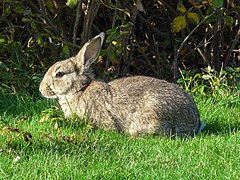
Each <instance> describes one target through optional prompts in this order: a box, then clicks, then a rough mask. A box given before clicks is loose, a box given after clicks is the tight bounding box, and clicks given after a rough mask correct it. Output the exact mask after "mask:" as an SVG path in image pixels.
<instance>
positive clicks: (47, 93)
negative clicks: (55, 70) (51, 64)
mask: <svg viewBox="0 0 240 180" xmlns="http://www.w3.org/2000/svg"><path fill="white" fill-rule="evenodd" d="M39 91H40V92H41V94H42V96H43V97H45V98H49V99H56V98H58V97H57V95H56V94H55V93H54V91H53V90H52V88H51V87H50V86H42V85H40V87H39Z"/></svg>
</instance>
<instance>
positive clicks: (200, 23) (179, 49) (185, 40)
mask: <svg viewBox="0 0 240 180" xmlns="http://www.w3.org/2000/svg"><path fill="white" fill-rule="evenodd" d="M222 10H223V8H221V9H219V10H217V11H215V12H213V13H212V14H210V15H208V16H206V17H205V18H204V19H203V20H202V21H201V22H199V23H198V25H197V26H196V27H195V28H194V29H193V30H192V31H191V32H190V33H189V34H188V35H187V37H186V38H185V39H184V40H183V42H182V43H181V45H180V47H179V48H178V50H177V58H178V55H179V52H180V51H181V50H182V48H183V46H184V45H185V43H186V42H187V40H188V39H189V37H190V36H191V35H192V34H193V33H194V32H195V31H196V30H197V29H198V28H199V27H200V26H201V25H202V24H203V23H205V22H206V21H207V20H208V19H209V18H210V17H212V16H213V15H215V14H216V13H218V12H219V11H222Z"/></svg>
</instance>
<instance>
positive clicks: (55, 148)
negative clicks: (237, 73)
mask: <svg viewBox="0 0 240 180" xmlns="http://www.w3.org/2000/svg"><path fill="white" fill-rule="evenodd" d="M195 101H196V103H197V105H198V108H199V111H200V114H201V119H205V120H206V121H207V126H206V128H205V130H204V131H203V132H202V134H201V135H199V136H197V137H195V138H189V139H177V138H173V139H171V138H166V137H165V138H163V137H159V136H155V137H152V136H148V137H135V138H133V137H129V136H127V135H124V134H118V133H116V132H111V131H104V130H100V129H97V130H93V129H92V128H91V126H90V125H87V124H86V123H84V122H80V121H76V120H74V119H72V120H63V119H62V113H61V112H59V111H58V110H54V109H52V108H50V107H51V105H55V106H56V105H57V103H56V102H54V101H47V100H46V99H44V98H40V97H39V98H31V97H30V96H29V95H23V96H21V95H18V96H13V95H12V96H4V95H3V94H2V93H0V179H18V180H19V179H231V180H232V179H239V178H240V132H239V129H240V110H239V109H240V103H239V102H235V103H233V104H231V103H230V102H226V100H225V99H221V98H209V97H208V98H207V97H201V96H196V97H195ZM43 111H45V115H44V114H43V113H42V112H43ZM50 115H51V116H50Z"/></svg>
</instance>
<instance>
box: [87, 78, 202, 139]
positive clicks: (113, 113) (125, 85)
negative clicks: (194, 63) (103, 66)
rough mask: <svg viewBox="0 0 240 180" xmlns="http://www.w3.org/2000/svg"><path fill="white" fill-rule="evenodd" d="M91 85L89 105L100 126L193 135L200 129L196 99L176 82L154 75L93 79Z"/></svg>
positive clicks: (137, 131)
mask: <svg viewBox="0 0 240 180" xmlns="http://www.w3.org/2000/svg"><path fill="white" fill-rule="evenodd" d="M94 84H97V86H98V87H96V85H94ZM92 86H95V87H94V88H92V90H90V91H89V92H91V93H92V95H91V96H92V98H93V99H92V100H91V102H90V101H89V100H88V103H89V106H88V109H92V112H93V111H94V112H93V113H91V116H90V117H91V118H92V121H93V122H97V126H103V127H105V128H108V129H115V130H118V131H125V132H127V133H130V134H132V135H138V134H168V135H169V134H178V135H179V136H183V135H185V134H190V135H194V133H196V132H197V130H198V127H199V123H200V122H199V113H198V110H197V107H196V105H195V103H194V101H193V99H192V98H191V96H189V95H188V94H187V93H185V92H184V91H183V90H182V89H180V88H179V87H178V86H176V85H174V84H171V83H168V82H166V81H164V80H160V79H156V78H152V77H145V76H133V77H127V78H121V79H117V80H114V81H112V82H110V83H108V84H105V83H100V82H94V83H93V85H92ZM103 87H104V88H103ZM90 88H91V85H90ZM101 88H102V90H101ZM94 90H97V92H93V91H94ZM93 94H94V97H93ZM87 96H88V95H87ZM90 104H91V105H90ZM90 107H94V108H90ZM93 109H97V111H95V110H93Z"/></svg>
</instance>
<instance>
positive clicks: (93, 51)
mask: <svg viewBox="0 0 240 180" xmlns="http://www.w3.org/2000/svg"><path fill="white" fill-rule="evenodd" d="M104 36H105V34H104V33H103V32H101V33H100V34H99V35H97V36H95V37H94V38H92V39H91V40H89V41H88V42H86V43H85V44H84V46H83V47H82V49H81V50H80V51H79V53H78V55H77V56H76V61H77V67H78V68H79V69H81V70H83V71H84V70H87V69H89V67H90V66H91V64H92V63H93V62H94V61H95V60H96V59H97V58H98V55H99V52H100V50H101V46H102V43H103V40H104Z"/></svg>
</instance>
